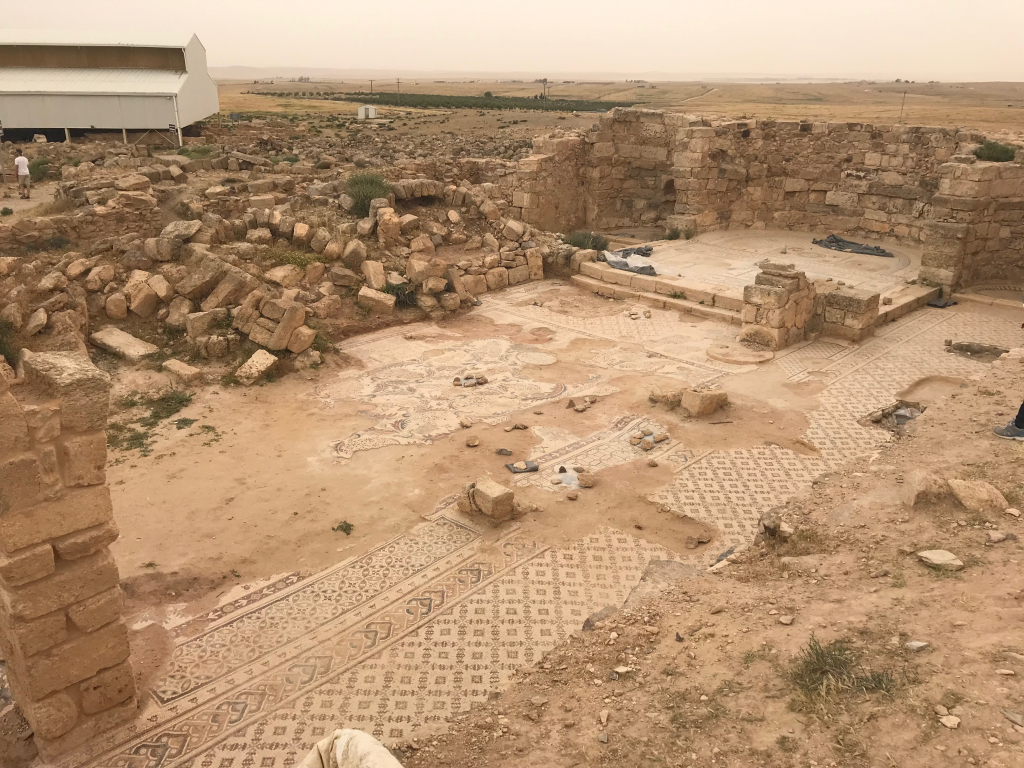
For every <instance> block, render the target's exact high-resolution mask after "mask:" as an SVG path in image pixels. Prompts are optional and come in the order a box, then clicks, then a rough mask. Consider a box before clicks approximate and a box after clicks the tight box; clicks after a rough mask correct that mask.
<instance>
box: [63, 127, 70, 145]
mask: <svg viewBox="0 0 1024 768" xmlns="http://www.w3.org/2000/svg"><path fill="white" fill-rule="evenodd" d="M64 141H66V142H67V143H68V144H70V143H71V129H70V128H65V129H64Z"/></svg>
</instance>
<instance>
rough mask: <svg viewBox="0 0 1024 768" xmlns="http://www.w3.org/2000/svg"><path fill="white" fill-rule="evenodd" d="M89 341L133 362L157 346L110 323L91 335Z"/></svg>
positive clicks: (154, 349)
mask: <svg viewBox="0 0 1024 768" xmlns="http://www.w3.org/2000/svg"><path fill="white" fill-rule="evenodd" d="M89 341H91V342H92V343H93V344H95V345H96V346H97V347H100V348H101V349H105V350H107V352H111V353H113V354H115V355H117V356H118V357H123V358H124V359H125V360H128V361H129V362H132V363H137V362H138V361H139V360H141V359H142V358H144V357H145V356H146V355H152V354H153V353H154V352H156V351H157V347H156V346H155V345H153V344H150V343H149V342H148V341H143V340H142V339H137V338H135V337H134V336H132V335H131V334H130V333H125V332H124V331H122V330H121V329H120V328H115V327H114V326H112V325H110V326H107V327H106V328H101V329H100V330H98V331H96V333H94V334H92V335H91V336H90V337H89Z"/></svg>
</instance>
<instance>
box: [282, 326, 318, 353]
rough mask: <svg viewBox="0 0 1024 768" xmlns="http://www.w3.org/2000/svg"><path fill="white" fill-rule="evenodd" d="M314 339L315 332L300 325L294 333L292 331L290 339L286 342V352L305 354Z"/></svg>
mask: <svg viewBox="0 0 1024 768" xmlns="http://www.w3.org/2000/svg"><path fill="white" fill-rule="evenodd" d="M315 338H316V331H314V330H313V329H312V328H310V327H309V326H306V325H300V326H299V327H298V328H296V329H295V330H294V331H292V335H291V338H290V339H289V340H288V351H289V352H295V353H296V354H298V353H299V352H305V351H306V350H307V349H309V348H310V347H311V346H312V345H313V339H315Z"/></svg>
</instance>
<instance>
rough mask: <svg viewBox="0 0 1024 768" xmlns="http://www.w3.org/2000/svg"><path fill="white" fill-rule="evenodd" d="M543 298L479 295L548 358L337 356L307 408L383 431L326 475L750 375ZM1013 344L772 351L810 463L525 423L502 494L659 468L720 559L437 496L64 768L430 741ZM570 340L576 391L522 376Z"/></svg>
mask: <svg viewBox="0 0 1024 768" xmlns="http://www.w3.org/2000/svg"><path fill="white" fill-rule="evenodd" d="M539 290H540V288H539V287H538V286H537V285H536V284H534V285H526V286H518V287H516V288H513V289H509V290H507V291H504V292H502V293H500V294H496V295H494V296H485V297H484V301H485V304H484V306H483V307H481V308H480V309H479V310H478V311H479V312H481V313H482V314H484V315H486V316H487V317H489V318H490V319H492V320H494V322H496V323H515V324H517V325H520V326H523V327H524V330H527V331H528V330H530V329H532V328H539V327H546V328H549V329H552V341H549V342H545V343H541V344H528V345H524V344H514V343H511V342H508V341H507V340H501V339H487V340H483V341H480V340H475V339H467V338H464V337H460V336H459V335H458V334H457V333H456V332H454V331H451V330H446V331H439V330H437V329H436V328H433V327H432V326H429V325H425V324H424V325H419V326H405V327H403V328H401V329H389V330H387V331H382V332H380V333H377V334H370V335H369V336H364V337H359V338H357V339H353V340H351V341H349V342H347V343H346V345H345V351H346V352H347V353H348V354H350V355H352V356H353V357H356V358H358V359H359V360H360V361H361V362H362V364H363V368H362V370H361V371H359V372H352V373H346V374H344V375H343V377H342V379H340V380H339V381H336V382H332V383H331V384H330V385H327V386H325V387H322V388H321V389H319V390H318V391H317V393H316V394H317V396H318V397H319V398H320V399H321V402H322V403H323V405H324V407H325V408H329V407H330V406H331V404H332V403H333V401H334V400H335V399H340V398H349V399H356V398H358V399H360V400H361V401H365V402H368V403H369V404H370V405H371V407H372V411H371V413H372V415H374V416H376V418H377V423H376V425H375V427H374V428H373V429H372V430H369V431H366V432H364V433H361V434H359V435H348V436H342V437H341V438H340V439H339V440H338V442H337V444H336V456H337V458H338V460H339V461H341V462H343V461H344V460H345V457H346V456H351V454H352V452H353V451H355V450H366V449H370V448H372V447H374V446H376V445H386V444H395V443H400V442H402V441H407V442H420V443H423V442H429V441H430V440H431V439H433V438H434V437H436V436H438V435H441V434H446V433H448V432H451V431H455V430H456V429H458V421H459V419H461V418H462V417H463V416H466V415H468V416H470V417H471V418H474V420H479V419H484V420H491V421H492V422H494V423H496V422H498V421H501V420H502V419H504V418H507V417H508V415H509V414H511V413H512V412H514V411H517V410H520V409H522V408H525V407H528V406H530V405H534V404H539V403H543V402H550V401H551V400H554V399H558V398H562V397H565V396H566V394H573V395H577V394H588V393H595V392H600V391H603V390H602V388H607V387H608V386H609V385H608V380H609V379H610V378H611V377H612V376H614V375H619V374H621V373H622V372H647V373H656V374H658V375H663V376H670V377H676V378H678V379H680V380H682V381H686V382H688V383H690V384H697V383H701V382H711V381H714V380H716V379H718V378H720V377H721V376H723V375H725V374H726V373H728V372H736V371H742V370H745V369H744V368H742V367H737V366H729V365H727V364H722V363H717V362H715V361H711V360H708V359H707V357H706V355H704V354H703V350H702V349H696V348H695V347H694V346H693V342H692V338H691V337H690V336H688V335H686V334H680V331H679V329H680V318H679V317H678V316H677V315H676V314H675V313H673V312H665V311H659V310H653V311H652V313H651V317H650V318H642V319H640V320H631V319H629V318H627V317H625V316H623V315H621V314H616V315H608V316H605V317H596V318H595V317H590V318H576V317H572V316H569V315H565V314H561V313H557V312H554V311H551V310H549V309H547V308H545V307H544V306H537V305H535V304H533V303H531V302H530V298H531V297H532V296H534V295H536V293H537V292H539ZM543 290H550V283H546V284H544V286H543ZM567 290H569V289H567ZM682 322H684V323H686V322H689V321H688V320H687V319H683V320H682ZM705 329H706V330H707V334H708V335H709V336H711V337H714V339H713V340H719V338H720V340H723V341H724V340H731V339H732V338H733V337H734V335H735V328H725V327H721V328H720V327H719V326H716V325H715V324H712V323H705V324H703V326H702V328H701V330H702V332H703V331H704V330H705ZM1016 333H1017V329H1016V328H1015V326H1014V324H1013V323H1009V322H1006V321H1001V320H998V319H993V318H989V317H984V316H980V315H973V314H969V313H956V314H953V313H950V312H943V311H938V310H923V311H918V312H916V313H913V314H911V315H909V316H907V317H905V318H903V319H901V320H900V321H898V322H896V323H893V324H889V325H887V326H885V327H884V328H882V329H880V330H879V331H878V333H877V334H876V335H875V336H874V337H872V338H870V339H868V340H867V341H866V342H864V343H863V344H860V345H856V346H848V345H843V344H836V343H832V342H814V343H810V344H805V345H802V346H798V347H796V348H793V349H790V350H786V351H785V352H784V353H782V354H779V355H778V356H777V357H776V358H775V359H774V360H773V361H771V362H770V363H767V364H766V365H768V366H777V367H778V369H779V370H781V371H782V372H783V373H784V374H785V376H786V377H787V378H788V379H789V380H790V381H793V382H800V381H804V380H807V379H809V378H811V377H812V376H813V377H814V379H815V380H817V381H819V382H821V383H822V384H823V385H824V390H823V391H822V392H820V394H819V395H818V396H817V397H818V399H819V401H820V403H821V407H820V408H819V409H818V410H816V411H812V412H810V413H808V414H807V418H808V421H809V426H808V429H807V432H806V433H805V434H804V435H803V441H804V442H806V443H807V444H809V445H811V446H813V447H814V448H815V449H816V451H817V454H816V455H801V454H797V453H795V452H793V451H790V450H788V449H785V448H782V447H779V446H775V445H770V444H769V445H762V446H756V447H752V448H747V449H738V450H713V451H707V450H706V451H696V450H694V449H693V448H692V447H688V446H686V445H683V444H681V443H679V442H677V441H676V440H675V439H674V438H671V439H670V440H669V441H667V442H666V443H663V444H659V445H658V446H657V447H656V448H655V449H654V451H652V452H651V454H644V453H643V452H642V451H641V450H640V449H639V448H637V447H635V446H632V445H630V444H629V436H630V434H632V433H633V432H635V431H637V430H638V429H643V428H644V427H649V428H650V429H652V430H653V431H655V432H657V431H660V425H658V424H656V423H655V422H651V421H648V420H647V417H644V416H639V415H631V414H621V415H618V416H616V417H614V418H613V419H612V422H611V423H610V424H609V425H608V426H607V428H605V429H604V430H601V431H599V432H597V433H595V434H592V435H587V436H582V437H580V436H576V435H571V434H568V433H566V432H563V431H559V430H555V429H544V428H542V427H535V428H534V429H535V430H536V432H537V434H538V436H539V437H540V438H541V444H540V445H539V446H538V448H537V449H536V450H535V453H534V455H533V456H531V458H532V459H533V460H535V461H537V463H538V464H539V465H540V471H539V472H537V473H531V474H524V475H519V476H516V477H515V478H512V479H510V481H511V482H513V483H516V484H519V485H524V484H532V485H535V486H537V487H544V488H547V489H549V490H555V491H557V490H558V488H557V487H555V486H553V485H552V484H551V479H552V477H553V476H554V475H555V474H556V473H557V469H558V466H560V465H562V464H565V465H570V466H572V465H577V464H578V465H584V466H586V467H587V469H589V470H592V471H593V470H599V469H602V468H604V467H610V466H615V465H618V464H622V463H625V462H629V461H633V460H635V459H636V458H638V457H640V456H646V455H653V456H656V457H657V458H658V460H659V462H660V463H663V464H666V465H668V466H669V467H671V468H672V470H673V473H674V474H673V479H672V480H671V481H670V483H669V484H668V485H667V486H666V487H664V488H662V489H660V490H658V491H657V492H655V493H654V494H652V496H651V499H652V500H654V501H657V502H660V503H663V504H666V505H667V506H668V507H670V508H671V509H672V510H673V511H674V512H675V513H677V514H680V515H687V516H690V517H692V518H694V519H697V520H699V521H702V522H706V523H709V524H711V525H714V526H717V527H718V529H719V530H720V531H721V533H722V542H721V546H718V545H717V544H716V547H715V548H714V549H715V551H714V552H708V553H699V554H694V553H688V555H687V556H686V557H681V556H679V555H676V554H673V553H669V552H667V551H666V550H664V549H662V548H660V547H658V546H656V545H654V544H651V543H649V542H646V541H643V540H641V539H637V538H635V537H633V536H630V535H628V534H625V533H622V532H620V531H615V530H613V529H610V528H603V529H600V530H598V531H596V532H594V533H593V534H591V535H589V536H587V537H585V538H584V539H583V540H581V541H578V542H576V543H574V544H572V545H571V546H568V547H564V548H549V547H545V546H542V545H539V544H538V543H536V542H532V541H529V540H525V539H524V538H523V535H522V532H521V531H520V530H518V528H517V527H516V526H514V525H513V526H510V527H507V528H502V529H499V530H498V531H494V530H490V529H482V528H481V527H479V522H478V521H475V520H469V519H466V518H464V517H462V516H461V515H459V513H458V512H457V511H456V508H455V505H454V497H448V498H447V499H444V500H442V501H441V502H440V503H439V505H438V509H437V510H436V511H435V513H434V514H433V515H432V516H431V517H430V519H429V520H427V521H426V522H424V523H422V524H421V525H419V526H417V527H416V528H414V529H413V530H411V531H409V532H408V533H406V534H404V535H402V536H399V537H397V538H395V539H393V540H392V541H389V542H386V543H385V544H382V545H380V546H379V547H377V548H376V549H374V550H372V551H371V552H368V553H367V554H365V555H363V556H361V557H359V558H354V559H350V560H347V561H344V562H342V563H339V564H337V565H336V566H334V567H332V568H329V569H327V570H325V571H323V572H321V573H319V574H316V575H314V576H311V577H309V578H306V579H300V578H299V577H298V576H296V575H294V574H292V575H289V576H286V577H283V578H281V579H279V580H278V581H276V582H274V583H272V584H269V585H266V586H264V587H262V588H261V589H260V590H255V591H254V594H250V595H247V596H246V597H244V598H242V599H240V600H238V601H235V602H233V603H229V604H227V605H223V606H220V607H218V608H217V609H216V610H214V611H211V612H209V613H208V614H206V615H204V616H201V617H199V618H198V619H195V620H193V621H191V622H189V623H188V624H185V625H183V626H180V627H177V628H176V629H175V630H174V638H175V648H174V651H173V653H172V655H171V659H170V661H169V663H168V667H167V670H166V673H165V674H164V675H163V676H162V678H161V679H160V680H159V681H158V682H157V683H156V684H155V685H154V687H153V689H152V690H151V691H149V692H148V695H147V696H146V699H145V703H144V705H143V710H142V712H141V715H140V717H139V718H138V719H137V720H136V721H135V722H134V723H132V724H130V725H129V726H127V727H124V728H122V729H120V730H117V731H114V732H112V733H109V734H105V735H103V736H101V737H100V738H98V739H96V740H94V741H93V742H91V743H90V744H88V745H86V747H84V748H83V749H81V750H80V751H79V752H77V753H75V754H73V755H71V756H69V757H68V758H67V759H66V760H65V761H64V762H63V763H62V765H63V766H65V767H66V768H71V767H72V766H76V767H77V766H89V767H90V768H114V767H115V766H116V767H117V768H170V767H171V766H174V767H175V768H185V767H188V768H287V767H288V766H293V765H294V764H296V763H297V762H299V761H300V760H301V759H302V757H304V756H305V754H306V753H307V751H308V749H309V748H310V746H311V745H312V744H313V743H314V742H316V741H318V740H319V739H321V738H323V736H325V735H326V734H328V733H329V732H330V731H332V730H333V729H335V728H337V727H354V728H360V729H362V730H365V731H368V732H370V733H372V734H374V735H375V736H376V737H377V738H379V739H381V740H382V741H383V742H385V743H386V744H392V743H395V742H400V741H404V740H407V739H410V738H413V737H422V736H425V735H430V734H433V733H438V732H441V731H443V730H444V729H445V728H446V723H447V720H448V718H450V716H451V715H453V714H454V713H457V712H461V711H465V710H466V709H468V708H469V707H471V706H473V705H474V704H477V703H480V702H484V701H486V700H487V697H488V695H489V694H490V693H491V692H493V691H496V690H501V689H502V688H504V687H506V686H507V685H508V683H509V681H510V679H511V675H512V674H513V672H514V671H515V670H517V669H519V668H520V667H523V666H525V665H529V664H532V663H534V662H535V661H536V660H537V659H538V658H539V657H540V656H541V655H542V654H543V653H545V652H546V651H547V650H549V649H550V648H552V647H554V646H555V645H557V644H558V643H560V642H563V641H564V640H565V639H566V637H567V636H568V634H569V633H571V632H573V631H575V630H577V629H578V628H579V626H580V625H581V624H582V622H583V620H584V619H585V618H586V616H587V615H589V614H590V613H592V612H594V611H596V610H599V609H600V608H603V607H604V606H606V605H620V604H621V603H622V602H623V601H624V600H625V599H626V597H627V596H628V595H629V593H630V591H631V590H632V589H633V588H634V587H635V586H636V585H637V583H638V582H639V579H640V577H641V575H642V573H643V571H644V568H645V567H646V565H647V564H648V563H649V562H650V561H651V560H652V559H665V558H672V559H684V560H685V559H689V560H691V561H692V562H694V563H695V564H696V563H697V558H707V557H709V556H710V557H713V556H714V555H715V554H717V552H719V551H721V550H723V549H725V548H727V547H729V546H737V545H742V544H746V543H748V542H749V541H750V539H751V537H752V536H753V533H754V531H755V527H756V522H757V519H758V517H759V516H760V514H761V513H762V512H764V511H766V510H767V509H770V508H771V507H772V506H775V505H777V504H779V503H782V502H784V501H785V500H786V499H787V498H788V497H790V496H792V495H793V494H796V493H799V492H801V491H802V490H804V489H805V488H807V487H808V485H809V484H810V482H811V481H812V480H813V479H814V477H816V476H817V475H819V474H820V473H822V472H823V471H826V470H829V469H832V468H835V467H838V466H841V465H842V464H843V463H845V462H847V461H849V460H850V459H851V458H853V457H855V456H857V455H861V454H864V453H869V452H872V451H875V450H877V449H878V447H879V446H880V445H881V444H882V443H883V442H884V441H885V440H886V439H887V433H886V432H885V431H884V430H880V429H868V428H864V427H861V426H860V425H859V424H858V423H857V421H858V419H860V418H862V417H863V416H864V415H866V414H867V413H869V412H870V411H872V410H874V409H876V408H878V407H880V406H882V405H886V404H888V403H890V402H891V401H892V400H893V398H894V396H895V394H896V393H897V392H899V391H901V390H903V389H905V388H906V387H907V386H909V385H911V384H912V383H914V382H915V381H917V380H918V379H920V378H923V377H925V376H929V375H936V374H942V375H947V376H958V377H962V378H973V377H977V376H979V375H981V374H982V373H983V371H984V370H985V364H983V363H979V362H976V361H973V360H970V359H969V358H965V357H961V356H958V355H950V354H947V353H945V352H944V351H943V345H942V341H943V339H944V338H947V337H954V338H958V339H964V340H972V341H979V342H982V343H997V344H1001V345H1003V346H1006V345H1007V343H1008V342H1010V341H1012V340H1013V339H1015V338H1016ZM577 338H590V339H600V340H608V341H613V342H616V343H617V345H618V346H616V347H613V348H607V349H603V350H601V353H600V354H598V355H594V358H593V360H591V361H589V364H590V365H592V366H594V367H596V368H598V369H600V370H602V371H606V372H607V373H597V374H595V375H594V376H593V377H592V378H591V379H590V380H588V381H586V382H585V383H584V384H583V385H579V386H578V387H577V388H576V389H573V388H570V387H564V386H562V385H558V384H551V383H544V382H539V381H535V380H533V379H531V377H530V371H531V370H533V367H534V366H542V365H545V364H548V363H550V362H552V359H553V356H552V355H551V352H552V351H557V350H558V349H560V348H563V347H564V346H565V345H567V344H569V343H571V342H572V340H573V339H577ZM674 340H675V341H674ZM706 343H707V342H705V344H706ZM811 361H814V365H813V370H811V368H810V367H809V366H810V362H811ZM823 361H824V363H823ZM473 368H483V369H484V370H485V371H486V373H487V375H488V377H489V379H490V383H488V384H487V385H485V386H484V387H480V388H456V387H453V386H452V384H451V379H452V378H453V376H454V375H455V374H457V373H462V372H464V371H466V370H470V369H473ZM421 406H422V407H423V408H424V413H423V414H421V415H417V414H418V412H419V410H420V408H421Z"/></svg>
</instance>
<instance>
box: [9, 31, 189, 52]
mask: <svg viewBox="0 0 1024 768" xmlns="http://www.w3.org/2000/svg"><path fill="white" fill-rule="evenodd" d="M193 37H195V35H189V34H186V35H180V34H173V33H159V32H158V33H155V34H154V33H152V32H133V31H123V30H90V29H86V30H79V29H0V45H124V46H128V47H131V48H185V47H186V46H187V45H188V44H189V43H190V42H191V41H192V38H193Z"/></svg>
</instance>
